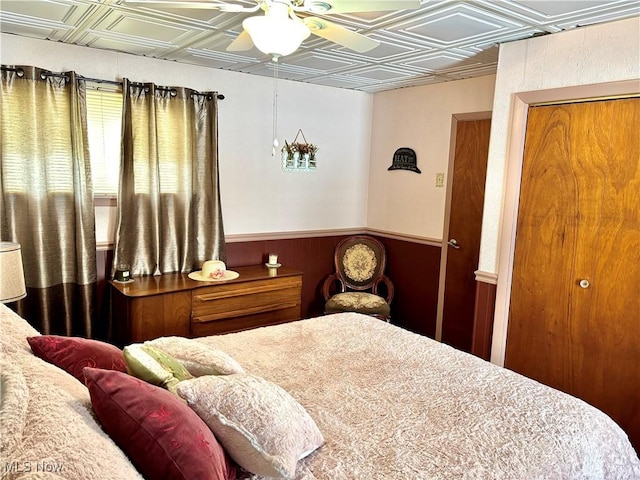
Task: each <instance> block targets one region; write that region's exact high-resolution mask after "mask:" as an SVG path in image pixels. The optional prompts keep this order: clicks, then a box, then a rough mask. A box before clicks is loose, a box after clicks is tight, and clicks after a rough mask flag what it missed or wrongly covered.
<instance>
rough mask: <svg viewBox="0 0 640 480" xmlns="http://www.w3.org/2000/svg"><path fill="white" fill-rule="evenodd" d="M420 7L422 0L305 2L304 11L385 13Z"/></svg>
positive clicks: (331, 0)
mask: <svg viewBox="0 0 640 480" xmlns="http://www.w3.org/2000/svg"><path fill="white" fill-rule="evenodd" d="M327 6H328V7H329V8H327ZM419 7H420V0H326V1H315V0H307V1H305V2H304V9H305V10H306V11H309V12H312V13H316V14H333V13H357V12H383V11H389V10H411V9H416V8H419Z"/></svg>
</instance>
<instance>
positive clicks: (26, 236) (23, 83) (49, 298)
mask: <svg viewBox="0 0 640 480" xmlns="http://www.w3.org/2000/svg"><path fill="white" fill-rule="evenodd" d="M0 113H1V115H2V116H1V117H0V132H1V134H2V139H1V140H0V142H1V147H0V148H1V158H0V201H1V202H2V204H1V205H0V236H1V239H2V240H4V241H12V242H17V243H20V244H21V245H22V256H23V258H22V259H23V264H24V272H25V281H26V285H27V297H26V298H25V299H23V300H20V301H19V302H18V303H17V308H16V310H17V311H18V313H19V314H20V315H22V316H23V317H24V318H26V319H27V320H28V321H29V322H30V323H31V324H32V325H34V326H35V327H36V328H37V329H38V330H40V331H41V332H42V333H47V334H61V335H79V336H85V337H92V336H93V333H94V329H95V328H94V327H95V325H94V318H95V316H94V310H95V296H96V240H95V225H94V205H93V191H92V187H91V168H90V163H89V148H88V143H87V125H86V104H85V83H84V81H83V80H81V79H79V78H77V76H76V74H75V73H74V72H65V73H63V74H53V73H51V72H48V71H45V70H42V69H39V68H35V67H26V66H21V67H17V66H3V67H2V96H1V99H0Z"/></svg>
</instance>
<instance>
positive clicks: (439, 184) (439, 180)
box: [436, 172, 444, 187]
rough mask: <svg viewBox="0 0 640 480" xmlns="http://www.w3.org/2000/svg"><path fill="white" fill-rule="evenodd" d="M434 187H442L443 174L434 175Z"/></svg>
mask: <svg viewBox="0 0 640 480" xmlns="http://www.w3.org/2000/svg"><path fill="white" fill-rule="evenodd" d="M436 187H444V173H443V172H438V173H436Z"/></svg>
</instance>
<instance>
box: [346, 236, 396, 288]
mask: <svg viewBox="0 0 640 480" xmlns="http://www.w3.org/2000/svg"><path fill="white" fill-rule="evenodd" d="M333 260H334V265H335V269H336V277H337V279H338V280H339V281H340V283H342V284H343V285H344V286H345V287H347V288H349V289H351V290H359V291H362V290H371V289H374V290H377V288H375V287H377V284H378V283H379V282H380V280H381V278H382V277H383V276H384V269H385V267H386V264H387V254H386V251H385V248H384V245H382V243H381V242H380V241H379V240H376V239H375V238H373V237H370V236H368V235H354V236H352V237H348V238H345V239H344V240H342V241H341V242H340V243H338V245H337V246H336V249H335V252H334V257H333Z"/></svg>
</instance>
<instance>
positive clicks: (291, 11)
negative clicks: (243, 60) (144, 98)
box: [125, 0, 420, 61]
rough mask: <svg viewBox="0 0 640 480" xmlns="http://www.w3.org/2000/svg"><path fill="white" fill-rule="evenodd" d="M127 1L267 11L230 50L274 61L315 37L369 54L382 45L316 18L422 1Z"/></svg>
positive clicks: (250, 20) (408, 5) (408, 6)
mask: <svg viewBox="0 0 640 480" xmlns="http://www.w3.org/2000/svg"><path fill="white" fill-rule="evenodd" d="M125 1H126V2H127V3H130V4H141V5H147V6H155V7H170V8H198V9H214V10H220V11H221V12H235V13H241V12H247V13H252V12H257V11H259V10H263V11H264V15H257V16H252V17H248V18H246V19H245V20H244V21H243V22H242V26H243V31H242V33H240V35H238V36H237V37H236V39H235V40H234V41H233V42H231V44H230V45H229V46H228V47H227V50H228V51H231V52H240V51H246V50H251V48H253V46H254V45H255V46H256V47H257V48H258V49H259V50H260V51H262V52H263V53H266V54H267V55H270V56H271V57H272V58H273V60H274V61H277V59H278V58H279V57H282V56H285V55H289V54H290V53H293V52H295V51H296V50H297V49H298V47H299V46H300V44H301V43H302V41H303V40H304V39H306V38H307V37H309V35H311V34H314V35H317V36H319V37H321V38H324V39H326V40H329V41H332V42H334V43H337V44H339V45H342V46H344V47H347V48H350V49H352V50H355V51H356V52H359V53H364V52H367V51H369V50H371V49H373V48H375V47H377V46H378V45H379V44H380V42H378V41H377V40H374V39H371V38H368V37H366V36H364V35H362V34H360V33H357V32H354V31H352V30H349V29H347V28H345V27H342V26H340V25H337V24H335V23H333V22H330V21H328V20H325V19H324V18H320V17H315V16H313V15H331V14H340V13H358V12H378V11H389V10H404V9H415V8H418V7H419V6H420V0H326V1H319V0H255V2H256V5H255V6H250V7H248V6H244V5H241V4H239V3H237V2H233V1H222V0H210V1H206V0H125ZM298 14H302V15H303V16H299V15H298Z"/></svg>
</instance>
